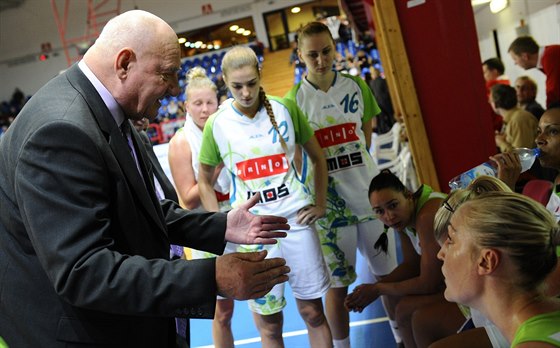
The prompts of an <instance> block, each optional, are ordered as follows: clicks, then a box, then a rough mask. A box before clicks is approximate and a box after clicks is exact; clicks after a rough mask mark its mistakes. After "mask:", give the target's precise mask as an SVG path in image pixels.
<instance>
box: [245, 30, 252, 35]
mask: <svg viewBox="0 0 560 348" xmlns="http://www.w3.org/2000/svg"><path fill="white" fill-rule="evenodd" d="M249 35H251V31H250V30H245V31H244V32H243V36H249Z"/></svg>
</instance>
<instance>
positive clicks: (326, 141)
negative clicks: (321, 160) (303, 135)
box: [315, 123, 359, 148]
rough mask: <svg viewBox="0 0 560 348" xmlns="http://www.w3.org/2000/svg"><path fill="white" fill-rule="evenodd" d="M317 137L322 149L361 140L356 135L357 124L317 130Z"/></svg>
mask: <svg viewBox="0 0 560 348" xmlns="http://www.w3.org/2000/svg"><path fill="white" fill-rule="evenodd" d="M315 137H316V138H317V141H319V145H321V147H322V148H326V147H330V146H333V145H339V144H344V143H349V142H351V141H357V140H359V138H358V135H357V134H356V124H355V123H343V124H337V125H336V126H331V127H327V128H321V129H317V130H316V131H315Z"/></svg>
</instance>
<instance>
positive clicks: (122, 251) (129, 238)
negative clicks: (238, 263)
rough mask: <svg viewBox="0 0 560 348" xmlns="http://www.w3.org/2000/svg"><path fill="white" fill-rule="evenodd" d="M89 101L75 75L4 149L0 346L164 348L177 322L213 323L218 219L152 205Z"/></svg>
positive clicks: (102, 109) (85, 85)
mask: <svg viewBox="0 0 560 348" xmlns="http://www.w3.org/2000/svg"><path fill="white" fill-rule="evenodd" d="M132 137H133V141H134V142H135V146H136V153H137V154H138V157H139V158H138V159H139V162H140V167H141V169H142V176H141V175H140V174H139V172H138V170H137V168H136V165H135V163H134V159H133V158H132V156H131V155H130V152H129V149H128V147H127V144H126V141H125V139H124V138H123V137H122V135H121V133H120V130H119V128H118V127H117V125H116V123H115V121H114V119H113V118H112V116H111V114H110V113H109V110H108V109H107V107H106V106H105V104H104V103H103V101H102V99H101V98H100V96H99V94H98V93H97V91H96V90H95V89H94V88H93V86H92V85H91V83H90V82H89V80H88V79H87V78H86V77H85V76H84V75H83V73H82V72H81V71H80V70H79V68H78V67H77V66H76V65H74V66H73V67H71V68H70V69H69V70H68V71H67V72H66V73H64V74H62V75H60V76H58V77H56V78H54V79H53V80H52V81H50V82H49V83H48V84H47V85H45V86H44V87H43V88H42V89H41V90H39V91H38V92H37V93H36V94H35V95H34V96H33V98H32V99H31V100H30V101H29V102H28V103H27V105H26V106H25V107H24V109H23V110H22V111H21V113H20V114H19V115H18V117H17V118H16V121H15V122H14V123H13V124H12V126H11V127H10V129H9V130H8V132H7V133H6V134H5V135H4V136H3V137H2V139H1V141H0V336H2V337H3V338H4V339H5V340H6V342H7V343H8V345H9V346H11V347H68V346H74V345H79V344H86V343H87V344H90V345H91V347H101V346H103V347H104V346H110V345H114V346H118V347H125V346H126V347H132V346H133V347H171V346H172V345H173V344H174V336H175V335H174V326H173V319H172V318H173V317H175V316H183V315H187V314H188V315H189V316H191V317H206V318H211V317H212V316H213V314H214V308H215V301H216V282H215V260H214V259H204V260H196V261H189V262H186V261H184V260H176V261H168V259H169V244H170V243H173V244H178V245H186V246H190V247H193V248H197V249H203V250H207V251H209V252H212V253H216V254H221V253H222V252H223V248H224V233H225V225H226V215H225V214H221V213H216V214H210V213H189V212H187V211H185V210H183V209H180V207H179V206H178V205H177V204H176V203H174V202H172V201H169V200H166V201H162V202H161V204H160V202H158V200H157V198H156V196H155V193H154V188H153V185H152V184H151V180H146V181H144V180H143V177H144V178H151V175H152V174H151V173H152V172H151V170H152V169H151V165H150V162H149V161H148V160H147V154H146V151H145V149H144V147H143V146H138V144H141V140H140V138H139V136H138V133H137V132H136V131H135V130H133V132H132Z"/></svg>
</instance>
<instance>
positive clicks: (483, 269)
mask: <svg viewBox="0 0 560 348" xmlns="http://www.w3.org/2000/svg"><path fill="white" fill-rule="evenodd" d="M501 257H502V255H501V253H500V251H498V250H496V249H489V248H483V249H482V250H480V254H479V256H478V262H477V271H478V274H479V275H488V274H491V273H493V272H494V271H496V269H497V268H498V266H499V265H500V261H501Z"/></svg>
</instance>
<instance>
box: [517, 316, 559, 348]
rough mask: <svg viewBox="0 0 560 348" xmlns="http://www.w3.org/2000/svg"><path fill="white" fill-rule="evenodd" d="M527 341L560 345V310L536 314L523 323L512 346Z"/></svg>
mask: <svg viewBox="0 0 560 348" xmlns="http://www.w3.org/2000/svg"><path fill="white" fill-rule="evenodd" d="M525 342H546V343H549V344H552V345H553V346H555V347H560V311H556V312H552V313H545V314H540V315H535V316H534V317H532V318H530V319H528V320H526V321H525V322H524V323H523V324H521V325H520V326H519V328H518V329H517V331H516V332H515V336H514V337H513V342H511V346H512V347H515V346H517V345H518V344H520V343H525Z"/></svg>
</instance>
